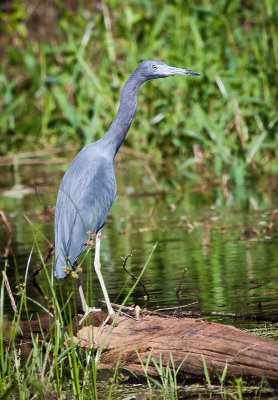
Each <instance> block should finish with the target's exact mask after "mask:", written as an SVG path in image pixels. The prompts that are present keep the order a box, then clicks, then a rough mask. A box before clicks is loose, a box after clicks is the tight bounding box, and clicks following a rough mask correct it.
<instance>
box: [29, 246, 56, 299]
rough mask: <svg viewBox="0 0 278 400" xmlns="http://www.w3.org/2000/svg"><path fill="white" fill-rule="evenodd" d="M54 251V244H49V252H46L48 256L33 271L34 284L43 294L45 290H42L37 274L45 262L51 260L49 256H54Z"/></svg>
mask: <svg viewBox="0 0 278 400" xmlns="http://www.w3.org/2000/svg"><path fill="white" fill-rule="evenodd" d="M53 253H54V246H52V245H49V246H48V247H47V253H46V256H45V257H44V259H43V262H42V263H40V264H39V265H38V266H37V268H36V269H35V270H34V271H33V273H32V280H33V285H34V286H35V288H37V289H38V291H39V292H40V294H41V295H43V291H42V290H41V288H40V285H39V284H38V283H37V281H36V276H37V275H38V273H39V272H40V271H41V270H42V268H43V264H45V263H46V262H47V261H48V260H49V258H50V257H51V256H52V254H53Z"/></svg>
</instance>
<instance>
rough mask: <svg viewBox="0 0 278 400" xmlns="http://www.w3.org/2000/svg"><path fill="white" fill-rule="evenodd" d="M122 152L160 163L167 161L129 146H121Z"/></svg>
mask: <svg viewBox="0 0 278 400" xmlns="http://www.w3.org/2000/svg"><path fill="white" fill-rule="evenodd" d="M120 153H125V154H128V155H131V156H134V157H136V158H143V159H144V160H148V161H153V162H155V163H159V164H161V163H166V162H165V161H164V160H158V159H157V158H155V157H154V156H153V155H150V154H147V153H141V152H140V151H137V150H133V149H130V148H129V147H126V146H121V148H120Z"/></svg>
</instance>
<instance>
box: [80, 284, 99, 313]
mask: <svg viewBox="0 0 278 400" xmlns="http://www.w3.org/2000/svg"><path fill="white" fill-rule="evenodd" d="M76 283H77V286H78V291H79V295H80V299H81V303H82V309H83V312H84V317H83V318H82V320H84V318H85V315H86V317H87V316H88V315H89V314H90V313H91V312H96V311H101V308H95V307H89V306H88V304H87V302H86V299H85V295H84V292H83V288H82V285H81V281H80V278H79V277H78V278H76Z"/></svg>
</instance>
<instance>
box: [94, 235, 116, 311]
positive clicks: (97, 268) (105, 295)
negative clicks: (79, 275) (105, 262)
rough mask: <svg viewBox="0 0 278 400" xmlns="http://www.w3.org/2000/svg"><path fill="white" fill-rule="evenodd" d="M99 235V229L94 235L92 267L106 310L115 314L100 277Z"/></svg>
mask: <svg viewBox="0 0 278 400" xmlns="http://www.w3.org/2000/svg"><path fill="white" fill-rule="evenodd" d="M100 235H101V231H99V232H98V233H97V236H96V246H95V262H94V267H95V271H96V274H97V277H98V280H99V283H100V286H101V289H102V292H103V295H104V298H105V302H106V305H107V308H108V312H109V314H115V312H114V310H113V308H112V306H111V303H110V300H109V296H108V293H107V290H106V286H105V283H104V280H103V277H102V273H101V270H100V269H101V264H100V240H101V239H100Z"/></svg>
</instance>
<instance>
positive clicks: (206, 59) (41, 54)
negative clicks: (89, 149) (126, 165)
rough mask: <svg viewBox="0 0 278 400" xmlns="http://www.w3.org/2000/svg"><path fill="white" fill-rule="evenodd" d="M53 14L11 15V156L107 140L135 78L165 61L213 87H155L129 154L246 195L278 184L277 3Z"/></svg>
mask: <svg viewBox="0 0 278 400" xmlns="http://www.w3.org/2000/svg"><path fill="white" fill-rule="evenodd" d="M53 4H54V5H44V2H41V4H40V2H38V5H37V6H33V4H32V3H30V2H27V1H21V2H19V1H17V0H13V1H12V0H11V1H9V2H6V3H5V5H6V7H8V10H6V9H5V10H3V9H2V11H1V18H2V28H1V30H2V33H5V34H4V35H2V39H1V42H0V46H1V47H0V49H1V52H2V57H1V58H2V60H3V62H2V63H1V67H0V93H1V96H0V99H1V100H0V110H1V112H0V124H1V133H2V140H1V149H0V154H1V155H6V154H13V153H15V152H23V151H24V152H26V151H34V150H38V149H40V150H45V151H48V152H49V151H51V149H53V148H59V147H61V146H69V145H74V146H75V147H76V149H77V147H82V146H84V145H86V144H88V143H90V142H92V141H94V140H96V139H98V138H99V137H100V136H102V135H103V133H104V132H105V131H106V130H107V128H108V127H109V125H110V123H111V121H112V120H113V118H114V116H115V113H116V111H117V104H118V101H119V92H120V88H121V87H122V85H123V82H124V81H125V79H126V78H127V77H128V75H129V74H130V72H132V71H133V70H134V68H135V67H136V66H137V64H138V63H139V62H140V61H142V60H143V59H148V58H159V59H161V60H164V61H165V62H167V63H168V64H170V65H175V66H179V67H186V68H190V69H193V70H196V71H199V72H201V73H203V74H204V75H205V77H204V78H202V79H193V78H188V77H187V78H184V77H176V78H171V79H165V80H160V81H159V82H158V81H156V82H148V83H147V84H145V87H144V88H142V89H141V91H140V94H139V107H138V112H137V114H136V117H135V120H134V123H133V125H132V128H131V132H130V134H129V135H128V136H127V139H126V142H125V144H126V145H128V146H130V147H132V148H133V149H134V150H137V151H141V152H144V153H146V152H147V153H150V154H152V155H153V156H154V157H156V158H158V159H165V158H166V157H167V159H171V156H176V155H179V157H178V158H176V157H175V160H174V159H173V160H171V165H174V164H176V167H177V168H178V171H179V174H180V176H182V175H187V176H192V171H193V172H197V173H200V172H202V174H203V175H204V174H206V172H208V171H209V172H210V173H213V175H214V176H215V177H216V178H217V179H220V180H223V179H224V180H225V179H227V177H228V179H230V181H231V182H235V183H236V184H237V185H239V186H240V185H242V184H244V182H245V181H246V178H247V177H250V176H253V177H254V176H255V177H256V176H259V175H261V174H264V175H269V174H270V175H277V170H278V168H277V156H278V155H277V148H278V135H277V127H278V115H277V106H276V105H277V101H278V78H277V76H278V74H277V67H278V28H277V23H276V21H277V17H278V5H277V2H276V1H275V0H263V1H260V2H255V3H254V4H253V3H252V4H251V3H250V4H249V3H248V2H245V3H242V2H241V1H240V0H236V1H230V0H222V1H217V2H214V1H212V0H203V1H199V2H196V1H193V0H190V1H186V2H185V1H181V0H176V1H174V2H170V3H164V2H161V1H159V0H154V1H149V0H145V1H138V0H132V1H127V0H124V1H122V2H121V3H120V4H119V3H118V2H116V1H115V0H102V1H99V2H86V1H84V2H83V1H79V2H78V3H77V5H76V6H75V9H74V8H73V9H71V8H70V4H69V2H67V1H66V2H60V1H55V2H54V3H53ZM193 146H194V152H193ZM194 154H195V156H194ZM196 160H199V162H200V163H201V164H199V165H201V171H200V169H198V168H196ZM202 162H203V164H202ZM194 166H195V167H194ZM204 166H205V167H204Z"/></svg>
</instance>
